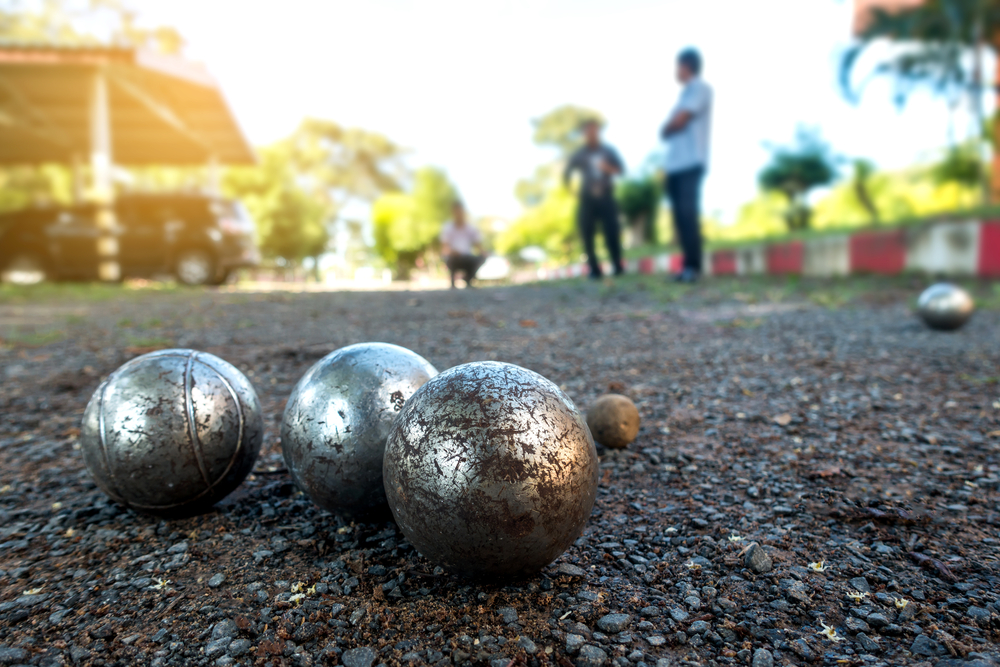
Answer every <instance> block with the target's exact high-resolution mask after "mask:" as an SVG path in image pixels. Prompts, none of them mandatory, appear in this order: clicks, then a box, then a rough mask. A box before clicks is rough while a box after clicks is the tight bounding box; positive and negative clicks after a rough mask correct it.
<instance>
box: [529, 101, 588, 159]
mask: <svg viewBox="0 0 1000 667" xmlns="http://www.w3.org/2000/svg"><path fill="white" fill-rule="evenodd" d="M587 121H597V122H598V123H600V124H602V125H603V124H604V116H603V115H601V113H600V112H599V111H594V110H593V109H588V108H587V107H578V106H574V105H572V104H564V105H563V106H561V107H556V108H555V109H553V110H552V111H549V112H548V113H546V114H545V115H543V116H539V117H538V118H535V119H533V120H532V121H531V124H532V125H533V126H534V128H535V132H534V135H533V136H532V141H534V143H535V145H536V146H542V147H547V148H555V149H556V150H557V151H558V153H559V157H561V158H563V159H565V158H568V157H569V156H570V154H572V153H573V151H575V150H576V149H577V148H579V147H580V145H581V144H582V143H583V133H582V132H581V130H582V128H583V124H584V123H585V122H587Z"/></svg>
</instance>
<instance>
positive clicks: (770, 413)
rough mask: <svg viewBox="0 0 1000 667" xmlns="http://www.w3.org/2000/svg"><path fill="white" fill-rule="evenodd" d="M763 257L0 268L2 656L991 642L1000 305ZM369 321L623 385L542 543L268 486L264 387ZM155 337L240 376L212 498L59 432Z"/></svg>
mask: <svg viewBox="0 0 1000 667" xmlns="http://www.w3.org/2000/svg"><path fill="white" fill-rule="evenodd" d="M788 285H789V284H786V283H783V282H780V281H778V282H775V281H772V282H766V281H765V282H757V283H753V284H746V283H739V282H735V281H731V282H725V281H716V282H712V281H710V282H707V283H706V284H704V285H702V286H698V287H696V288H694V289H682V288H673V287H670V288H668V287H664V286H663V285H662V283H660V282H659V281H653V280H651V279H645V280H644V279H638V278H631V279H629V280H625V281H620V282H619V283H617V284H615V285H613V286H609V285H592V284H584V283H581V282H568V283H559V284H549V285H545V286H528V287H517V288H496V289H483V290H477V291H458V292H426V293H414V292H410V293H404V292H394V293H364V294H362V293H340V294H308V295H294V294H276V293H272V294H229V293H220V292H179V293H177V292H170V291H167V292H163V293H160V292H156V291H153V290H142V291H130V290H118V291H114V290H112V291H107V290H106V289H105V290H104V291H101V290H94V291H93V292H92V293H89V292H87V291H85V290H80V289H77V288H73V289H70V288H65V289H51V290H48V291H46V292H44V293H39V294H41V295H42V297H44V298H41V297H39V298H33V297H32V295H31V293H21V292H18V293H13V294H11V293H4V294H0V337H2V339H3V344H2V345H0V665H11V664H33V665H62V664H79V665H85V664H92V665H132V664H150V665H223V666H224V665H235V664H246V665H249V664H254V665H265V664H275V665H324V664H343V665H347V666H349V667H370V666H374V665H379V664H382V663H385V664H386V665H396V664H406V665H410V664H425V663H427V664H439V665H451V664H455V665H462V664H470V663H471V664H474V665H490V666H491V667H508V666H518V667H520V666H527V665H531V666H535V665H563V666H566V665H574V664H575V665H580V666H589V665H601V664H615V665H622V666H624V665H630V664H635V665H640V666H641V665H647V666H653V665H656V666H658V667H663V666H669V665H675V664H691V665H695V664H697V665H717V664H718V665H729V664H741V665H753V666H754V667H766V666H769V665H773V664H796V665H797V664H810V663H815V664H820V663H822V664H830V665H833V664H837V665H871V666H873V667H874V666H876V665H918V664H919V665H928V666H929V665H943V666H951V665H969V666H970V667H971V666H973V665H994V664H998V663H997V661H998V660H1000V658H998V657H997V656H998V653H997V646H996V640H997V634H996V633H997V629H998V628H1000V601H998V593H1000V579H998V571H997V570H998V560H997V559H998V557H1000V541H998V540H1000V505H998V500H1000V496H998V490H1000V457H998V450H1000V386H998V381H1000V363H998V362H1000V349H998V345H997V343H998V342H1000V336H998V331H1000V312H998V311H997V310H995V309H987V310H984V311H981V312H979V313H977V315H976V317H975V318H974V320H973V321H972V322H971V323H970V324H969V325H968V326H967V327H966V328H965V329H963V330H961V331H959V332H957V333H953V334H939V333H933V332H930V331H927V330H925V329H923V328H922V326H921V325H920V324H919V323H918V322H917V321H916V320H915V319H914V318H913V316H912V315H911V314H910V311H909V303H910V299H912V297H913V294H914V288H915V287H917V286H916V285H914V284H907V283H904V282H892V283H884V284H883V283H878V282H869V283H860V282H852V283H844V284H842V285H841V286H839V287H836V288H830V287H829V286H823V285H821V284H816V285H812V286H810V285H808V284H805V283H795V284H793V285H792V287H789V286H788ZM983 289H987V290H989V289H993V288H989V287H988V286H987V287H984V288H983ZM736 290H744V291H742V292H740V291H736ZM991 294H993V295H995V294H996V290H995V289H993V292H991ZM88 295H89V296H88ZM844 295H846V296H844ZM98 297H99V298H98ZM820 304H822V305H820ZM370 340H377V341H385V342H391V343H396V344H399V345H403V346H406V347H409V348H411V349H413V350H415V351H417V352H418V353H420V354H422V355H424V356H425V357H427V358H428V359H429V360H430V361H431V362H432V363H434V364H435V365H436V366H437V367H438V368H439V369H444V368H448V367H450V366H452V365H455V364H459V363H464V362H468V361H475V360H484V359H497V360H502V361H509V362H513V363H516V364H520V365H522V366H526V367H528V368H531V369H533V370H535V371H538V372H539V373H541V374H543V375H545V376H546V377H548V378H550V379H552V380H553V381H555V382H557V383H558V384H560V385H561V386H562V387H563V388H564V389H565V390H566V391H567V393H568V394H569V395H570V396H571V397H572V398H573V399H574V400H575V401H576V402H577V403H578V404H579V405H580V406H581V407H584V408H585V407H586V406H587V405H588V403H589V402H591V401H592V400H593V399H595V398H596V397H597V396H598V395H600V394H602V393H604V392H606V391H608V390H612V391H616V392H621V393H625V394H627V395H629V396H631V397H632V398H633V399H634V400H635V402H636V403H637V405H638V406H639V410H640V413H641V415H642V418H643V425H642V429H641V431H640V433H639V437H638V439H637V440H636V441H635V442H634V443H633V444H632V445H631V446H630V447H629V448H628V449H627V450H623V451H605V450H603V449H602V448H599V453H600V455H601V477H600V489H599V493H598V500H597V505H596V507H595V509H594V513H593V516H592V518H591V520H590V522H589V524H588V525H587V528H586V530H585V533H584V535H583V536H582V537H581V538H580V539H579V540H578V541H577V542H576V544H575V545H574V546H573V547H572V548H571V549H570V550H569V551H568V552H567V553H566V554H564V555H563V557H562V558H560V559H559V560H558V561H557V562H556V563H555V564H553V565H552V566H550V567H548V568H546V569H545V570H544V571H543V572H542V573H540V574H539V575H538V576H536V577H534V578H531V579H528V580H525V581H510V582H499V583H481V582H473V581H467V580H462V579H457V578H455V577H453V576H451V575H450V574H448V573H447V572H444V571H442V570H441V569H440V568H437V567H435V566H434V564H433V563H429V562H427V561H426V560H424V559H423V558H422V557H421V556H420V555H419V554H417V553H416V552H415V551H414V549H413V548H412V547H411V546H410V545H408V544H407V542H406V541H405V539H404V538H403V536H402V535H401V534H400V533H399V532H398V531H397V530H396V528H395V526H394V525H393V524H392V523H391V522H385V521H383V522H381V523H369V524H346V523H344V522H343V521H341V520H340V519H338V518H337V517H335V516H332V515H330V514H328V513H326V512H323V511H321V510H318V509H317V508H316V507H315V506H313V505H312V504H311V503H310V502H309V500H308V499H307V498H306V497H304V496H303V495H302V494H301V493H300V492H299V491H298V490H297V489H296V488H295V487H294V486H293V484H292V483H291V481H290V479H289V477H288V475H287V473H286V472H285V471H284V469H283V467H282V461H281V456H280V443H279V441H278V430H279V429H278V427H279V422H280V418H281V411H282V409H283V407H284V401H285V399H286V397H287V396H288V394H289V392H290V391H291V388H292V386H293V385H294V383H295V382H296V381H297V380H298V378H299V377H300V376H301V375H302V374H303V373H304V372H305V370H306V369H307V368H308V367H309V366H310V365H311V364H312V363H314V362H315V361H316V360H317V359H319V358H320V357H321V356H323V355H324V354H326V353H327V352H329V351H330V350H333V349H335V348H337V347H340V346H342V345H346V344H349V343H355V342H362V341H370ZM172 345H176V346H182V347H194V348H199V349H203V350H207V351H210V352H212V353H214V354H217V355H219V356H221V357H223V358H224V359H227V360H228V361H230V362H232V363H234V364H235V365H236V366H237V367H239V368H241V369H242V370H243V371H244V372H246V373H247V375H248V376H249V377H250V378H251V380H252V381H253V382H254V384H255V385H256V387H257V390H258V392H259V394H260V397H261V402H262V405H263V408H264V413H265V421H266V434H265V440H264V452H263V454H262V457H261V459H260V460H259V462H258V466H257V470H256V471H255V473H254V474H253V475H251V476H250V477H249V478H248V479H247V481H246V482H245V483H244V484H243V486H242V487H241V488H240V489H239V490H237V491H236V492H235V493H234V494H232V495H231V496H230V497H229V498H227V499H226V500H225V501H223V502H222V503H220V504H219V505H218V506H217V507H216V508H215V510H214V511H212V512H210V513H208V514H205V515H203V516H198V517H195V518H190V519H184V520H174V521H162V520H160V519H157V518H153V517H148V516H144V515H139V514H135V513H133V512H131V511H126V510H123V509H122V508H121V507H119V506H117V505H115V504H114V503H112V502H110V501H109V500H107V499H106V498H105V496H104V495H103V494H102V493H101V492H100V491H99V490H97V488H96V487H95V486H94V484H93V483H92V482H91V480H90V478H89V476H88V474H87V472H86V470H85V469H84V467H83V463H82V461H81V458H80V456H79V452H78V451H76V445H75V438H76V436H77V434H78V424H79V420H80V416H81V414H82V412H83V408H84V406H85V405H86V402H87V400H88V398H89V397H90V394H91V393H92V392H93V390H94V389H95V388H96V386H97V384H98V383H99V381H100V379H101V378H102V377H103V376H105V375H107V374H108V373H109V372H111V371H112V370H114V369H115V368H116V367H117V366H118V365H120V364H121V363H123V362H124V361H126V360H127V359H129V358H131V357H133V356H135V355H137V354H140V353H142V352H145V351H148V350H149V349H153V348H157V347H163V346H172Z"/></svg>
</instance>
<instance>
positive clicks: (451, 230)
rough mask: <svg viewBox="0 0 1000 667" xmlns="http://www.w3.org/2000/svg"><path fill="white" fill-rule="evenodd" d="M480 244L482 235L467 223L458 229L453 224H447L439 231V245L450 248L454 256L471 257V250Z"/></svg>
mask: <svg viewBox="0 0 1000 667" xmlns="http://www.w3.org/2000/svg"><path fill="white" fill-rule="evenodd" d="M482 242H483V235H482V234H480V233H479V230H478V229H476V228H475V227H473V226H472V225H470V224H469V223H465V224H464V225H463V226H461V227H459V226H458V225H456V224H455V223H454V222H449V223H448V224H447V225H446V226H445V228H444V229H443V230H441V243H443V244H445V245H446V246H448V247H449V248H451V252H452V254H454V255H471V254H472V250H473V248H475V247H476V246H477V245H478V244H480V243H482Z"/></svg>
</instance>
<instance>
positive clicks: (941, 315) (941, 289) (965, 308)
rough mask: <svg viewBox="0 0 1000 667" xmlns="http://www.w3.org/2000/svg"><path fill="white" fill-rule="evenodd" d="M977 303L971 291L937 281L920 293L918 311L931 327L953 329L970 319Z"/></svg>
mask: <svg viewBox="0 0 1000 667" xmlns="http://www.w3.org/2000/svg"><path fill="white" fill-rule="evenodd" d="M974 310H975V304H974V303H973V301H972V297H971V296H969V293H968V292H966V291H965V290H964V289H962V288H961V287H959V286H958V285H952V284H950V283H937V284H936V285H931V286H930V287H928V288H927V289H925V290H924V292H923V293H922V294H921V295H920V299H919V300H918V301H917V312H918V313H919V314H920V317H921V319H923V321H924V323H925V324H927V326H929V327H930V328H931V329H939V330H941V331H951V330H953V329H958V328H959V327H961V326H962V325H963V324H965V323H966V322H968V321H969V318H970V317H972V312H973V311H974Z"/></svg>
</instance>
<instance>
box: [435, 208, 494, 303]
mask: <svg viewBox="0 0 1000 667" xmlns="http://www.w3.org/2000/svg"><path fill="white" fill-rule="evenodd" d="M441 256H442V257H444V262H445V264H446V265H447V266H448V272H449V273H450V274H451V288H452V289H455V277H456V276H457V275H458V273H459V272H461V273H462V274H464V277H465V284H466V286H468V287H472V281H473V279H474V278H475V277H476V271H478V270H479V267H481V266H482V265H483V262H485V261H486V258H485V257H484V256H483V235H482V234H480V233H479V230H478V229H476V228H475V227H473V226H472V225H470V224H469V223H468V221H467V220H466V216H465V205H464V204H462V202H460V201H456V202H455V203H453V204H452V205H451V222H449V223H448V224H447V225H445V227H444V229H443V230H441Z"/></svg>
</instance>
